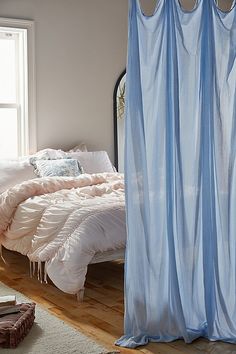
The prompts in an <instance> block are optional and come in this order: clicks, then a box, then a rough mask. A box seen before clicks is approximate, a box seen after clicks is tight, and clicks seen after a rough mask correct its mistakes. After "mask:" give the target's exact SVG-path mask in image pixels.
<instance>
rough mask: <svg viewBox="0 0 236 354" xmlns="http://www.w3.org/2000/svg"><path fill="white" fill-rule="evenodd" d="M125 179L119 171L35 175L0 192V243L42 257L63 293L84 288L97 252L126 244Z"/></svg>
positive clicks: (34, 259) (39, 262)
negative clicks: (64, 175) (89, 268)
mask: <svg viewBox="0 0 236 354" xmlns="http://www.w3.org/2000/svg"><path fill="white" fill-rule="evenodd" d="M125 241H126V231H125V211H124V181H123V175H121V174H118V173H101V174H93V175H88V174H83V175H80V176H79V177H76V178H71V177H59V178H58V177H48V178H36V179H34V180H30V181H26V182H23V183H21V184H19V185H17V186H14V187H12V188H10V189H8V190H7V191H6V192H4V193H3V194H1V195H0V243H1V244H2V245H3V246H4V247H6V248H7V249H10V250H14V251H17V252H20V253H22V254H24V255H27V256H28V257H29V259H30V260H31V261H32V262H37V263H38V264H39V267H38V270H39V271H41V262H46V269H47V274H48V276H49V277H50V279H51V280H52V281H53V282H54V283H55V285H56V286H57V287H58V288H60V289H61V290H63V291H64V292H67V293H72V294H74V293H78V292H79V290H81V289H83V287H84V281H85V276H86V272H87V265H88V264H89V263H90V261H91V259H92V258H93V257H94V255H95V254H96V253H98V252H105V251H108V250H117V249H121V248H124V247H125Z"/></svg>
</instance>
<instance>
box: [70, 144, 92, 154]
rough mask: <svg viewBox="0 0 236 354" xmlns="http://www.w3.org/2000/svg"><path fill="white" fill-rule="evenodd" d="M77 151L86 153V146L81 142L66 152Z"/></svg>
mask: <svg viewBox="0 0 236 354" xmlns="http://www.w3.org/2000/svg"><path fill="white" fill-rule="evenodd" d="M77 151H83V152H85V151H88V149H87V146H86V144H85V143H83V142H81V143H79V144H78V145H76V146H74V147H73V148H71V149H70V150H68V152H77Z"/></svg>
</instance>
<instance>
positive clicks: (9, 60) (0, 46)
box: [0, 38, 16, 103]
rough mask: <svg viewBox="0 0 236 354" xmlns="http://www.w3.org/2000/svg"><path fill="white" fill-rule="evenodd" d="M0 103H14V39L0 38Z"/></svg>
mask: <svg viewBox="0 0 236 354" xmlns="http://www.w3.org/2000/svg"><path fill="white" fill-rule="evenodd" d="M0 77H1V84H0V102H1V103H15V102H16V50H15V40H14V39H1V38H0Z"/></svg>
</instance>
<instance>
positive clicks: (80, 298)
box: [76, 288, 84, 302]
mask: <svg viewBox="0 0 236 354" xmlns="http://www.w3.org/2000/svg"><path fill="white" fill-rule="evenodd" d="M76 296H77V300H78V302H83V300H84V288H83V289H80V290H79V292H78V293H77V294H76Z"/></svg>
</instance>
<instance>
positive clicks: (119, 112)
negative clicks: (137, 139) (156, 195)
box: [113, 70, 126, 172]
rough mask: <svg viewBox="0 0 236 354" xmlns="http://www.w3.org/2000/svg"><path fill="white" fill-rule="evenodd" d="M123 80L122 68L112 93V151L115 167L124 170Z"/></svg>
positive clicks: (124, 73)
mask: <svg viewBox="0 0 236 354" xmlns="http://www.w3.org/2000/svg"><path fill="white" fill-rule="evenodd" d="M125 80H126V71H125V70H124V71H123V72H122V74H121V75H120V76H119V78H118V80H117V81H116V85H115V88H114V95H113V104H114V152H115V167H116V169H117V171H118V172H124V141H125Z"/></svg>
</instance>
